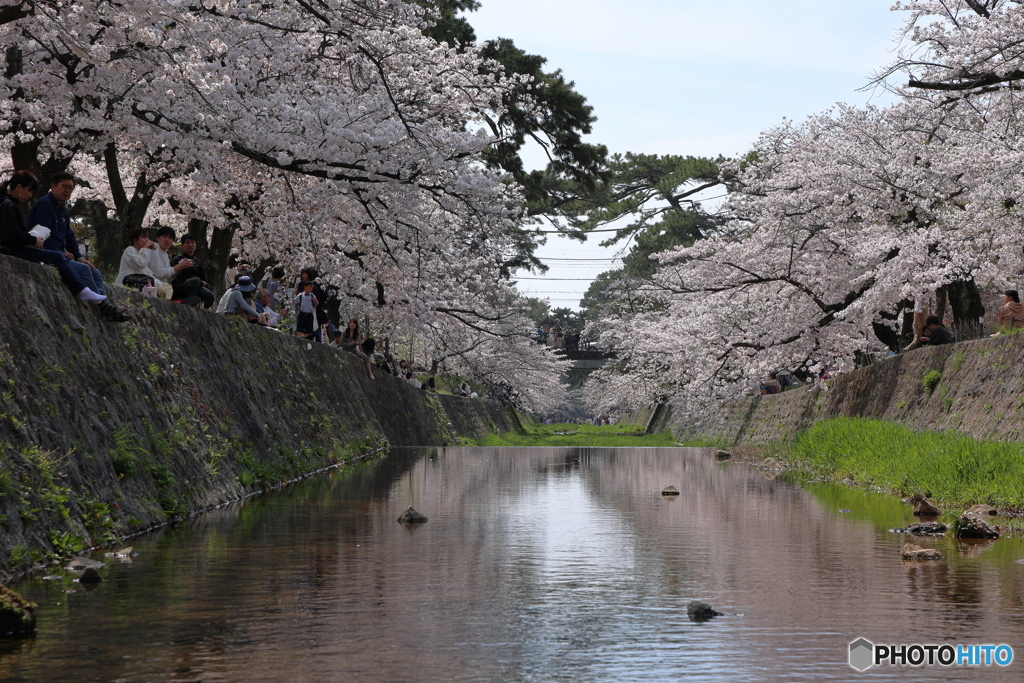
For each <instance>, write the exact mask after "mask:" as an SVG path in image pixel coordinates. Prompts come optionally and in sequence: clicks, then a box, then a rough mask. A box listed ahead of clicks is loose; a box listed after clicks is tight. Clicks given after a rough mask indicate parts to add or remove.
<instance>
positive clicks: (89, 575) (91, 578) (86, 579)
mask: <svg viewBox="0 0 1024 683" xmlns="http://www.w3.org/2000/svg"><path fill="white" fill-rule="evenodd" d="M102 580H103V577H102V576H100V573H99V572H98V571H96V568H95V567H89V568H88V569H86V570H85V571H84V572H82V575H81V576H80V577H78V583H99V582H100V581H102Z"/></svg>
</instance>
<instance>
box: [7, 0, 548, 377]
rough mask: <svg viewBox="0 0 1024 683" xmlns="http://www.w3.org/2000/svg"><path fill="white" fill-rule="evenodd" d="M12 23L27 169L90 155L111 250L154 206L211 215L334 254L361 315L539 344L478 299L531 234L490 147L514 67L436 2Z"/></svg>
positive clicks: (204, 218) (217, 235) (17, 17)
mask: <svg viewBox="0 0 1024 683" xmlns="http://www.w3.org/2000/svg"><path fill="white" fill-rule="evenodd" d="M0 22H4V23H3V24H2V25H0V42H2V43H3V46H4V48H5V54H6V55H7V70H6V77H5V78H4V79H2V80H0V84H2V87H3V88H4V95H5V98H4V100H3V102H2V104H0V113H2V116H0V119H2V121H3V124H4V125H3V130H4V133H5V141H6V142H7V144H8V145H9V146H10V148H11V149H12V159H13V162H14V165H15V166H17V167H20V168H31V169H34V170H36V171H37V172H39V173H40V175H41V176H42V177H43V178H44V181H45V179H46V178H48V176H49V175H50V174H51V173H52V172H55V171H56V170H63V169H65V168H72V169H74V170H75V171H76V173H78V174H79V176H80V177H81V178H83V180H85V181H86V182H87V184H88V186H89V187H88V188H87V189H86V192H85V193H84V194H85V196H86V197H87V199H88V200H89V202H90V203H89V204H87V206H88V210H89V214H90V215H91V217H92V219H93V222H94V224H96V225H97V226H100V228H103V226H106V228H107V229H109V230H110V234H111V235H113V237H112V238H109V239H107V242H106V243H107V244H108V245H113V246H108V247H107V250H108V252H110V253H117V250H118V242H123V235H124V234H125V233H126V232H127V230H128V229H129V228H130V227H135V226H138V225H144V224H151V223H153V222H156V221H159V222H161V223H170V224H178V225H181V226H182V227H186V226H188V227H191V228H192V229H193V230H201V231H203V232H206V231H207V230H208V229H212V231H213V234H212V236H211V247H214V246H215V245H217V244H219V245H220V246H219V249H220V250H221V253H223V252H225V251H226V249H225V248H224V245H225V244H226V245H228V248H230V245H231V243H232V240H233V241H234V244H235V245H236V247H238V248H240V249H241V251H242V253H243V255H244V256H246V257H248V258H252V259H260V258H266V257H273V258H274V259H275V260H276V261H278V262H281V263H283V264H284V265H286V266H288V267H291V268H293V269H296V270H297V268H298V267H301V266H306V265H315V266H316V267H318V269H319V270H320V272H321V273H323V274H324V275H325V277H326V278H327V279H328V280H329V281H330V282H331V283H333V284H335V285H337V286H338V287H339V290H340V291H341V292H342V293H343V295H344V297H345V298H346V304H347V305H346V308H347V309H351V310H350V311H349V313H348V315H360V314H366V315H370V316H372V317H374V318H375V319H376V320H378V321H379V322H380V324H381V325H392V324H393V325H397V326H400V327H404V328H406V329H411V328H416V329H419V330H421V331H426V330H433V329H446V330H448V332H449V334H448V335H447V338H449V339H452V338H454V337H455V336H456V335H454V333H452V332H451V329H452V328H451V326H453V325H454V326H458V325H461V326H463V327H465V328H466V329H468V330H471V331H472V332H471V333H472V334H479V335H487V336H489V337H490V338H491V341H492V343H496V344H502V345H513V346H514V345H515V344H518V345H519V346H520V347H522V353H521V355H522V356H523V357H530V356H531V354H532V353H533V352H532V350H531V349H529V341H528V340H526V339H525V338H524V337H522V336H521V335H520V336H518V337H517V336H516V335H513V334H510V331H509V329H508V321H509V320H511V319H512V318H514V315H513V314H512V313H511V312H509V311H498V310H496V309H495V308H494V306H493V302H491V301H488V300H486V299H485V298H483V297H481V292H489V293H492V294H493V293H504V294H505V295H507V298H514V297H513V295H512V287H511V285H510V284H509V282H508V277H507V272H508V264H509V263H516V262H521V261H522V252H523V250H524V249H530V248H531V244H530V243H529V240H524V239H523V231H522V229H521V222H522V219H523V215H524V210H523V202H522V198H521V196H520V195H519V193H518V192H517V190H516V188H515V186H514V184H511V183H508V182H506V179H505V178H504V177H503V176H502V175H501V173H500V172H499V171H497V170H491V169H489V168H488V167H487V164H486V163H485V156H484V155H485V152H486V151H487V150H488V149H489V147H490V146H491V145H492V144H494V143H495V142H496V139H495V137H494V134H493V131H492V130H491V129H490V128H489V127H488V125H487V121H488V120H491V119H492V118H493V117H500V116H501V114H502V111H503V106H504V105H503V102H504V101H506V99H507V96H508V93H509V91H510V90H511V89H513V88H515V87H516V85H517V80H516V79H515V78H506V77H504V76H503V75H502V74H501V70H500V69H498V68H496V67H495V66H494V65H493V63H492V62H490V61H488V60H487V59H486V58H485V57H484V56H482V55H481V54H480V52H479V50H476V49H472V48H469V49H467V48H466V47H465V46H463V47H462V48H461V49H455V48H452V47H449V46H447V45H444V44H439V43H437V42H436V41H434V40H433V39H431V38H429V37H428V36H426V35H424V31H423V30H424V27H425V26H426V24H425V23H424V19H423V15H422V10H421V9H420V8H418V7H416V6H413V5H409V4H406V3H403V2H400V1H399V0H319V1H318V2H315V3H310V2H305V1H304V0H283V1H282V2H276V3H264V2H254V1H250V0H204V1H203V2H194V1H192V0H189V1H187V2H186V1H184V0H130V1H128V2H122V3H111V2H106V1H101V0H72V1H69V2H45V1H39V2H30V3H26V4H24V5H19V6H18V9H17V10H16V11H15V10H13V9H12V10H8V11H4V12H0ZM99 242H100V243H101V244H102V243H103V242H104V240H103V239H100V240H99ZM499 298H500V297H499ZM496 300H497V299H496ZM517 340H518V341H517ZM482 346H484V345H483V344H480V343H478V344H476V347H477V348H481V347H482ZM467 355H468V352H464V353H463V356H464V357H465V356H467ZM534 355H535V354H534ZM549 360H550V359H549ZM541 365H543V363H541ZM547 367H548V369H553V368H554V369H555V370H557V368H556V366H555V365H549V366H547ZM555 374H557V371H556V373H555Z"/></svg>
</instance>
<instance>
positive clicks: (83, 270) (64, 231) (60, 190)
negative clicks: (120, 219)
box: [28, 171, 107, 296]
mask: <svg viewBox="0 0 1024 683" xmlns="http://www.w3.org/2000/svg"><path fill="white" fill-rule="evenodd" d="M74 191H75V176H73V175H71V174H70V173H67V172H66V171H61V172H59V173H54V174H53V176H51V177H50V191H49V192H47V193H46V194H45V195H43V196H42V198H40V199H39V201H37V202H36V203H35V204H33V205H32V210H31V211H29V212H28V226H29V228H30V229H34V228H35V227H36V226H37V225H42V226H43V227H45V228H47V229H48V230H49V231H50V234H49V236H48V237H44V238H43V248H44V249H49V250H52V251H59V252H62V253H63V254H64V255H65V256H67V257H68V260H70V261H71V267H72V268H74V269H75V270H76V271H77V272H78V279H79V280H81V281H82V282H83V283H85V286H86V287H88V288H89V289H90V290H91V291H93V292H95V293H96V294H99V295H100V296H106V295H107V287H106V285H105V284H104V283H103V275H102V273H100V271H99V270H97V269H96V266H94V265H93V264H92V263H90V262H89V261H88V260H87V259H86V258H85V257H84V256H82V249H81V247H79V246H78V239H77V238H76V237H75V231H74V230H72V229H71V215H70V214H68V209H67V203H68V201H69V200H70V199H71V194H72V193H73V192H74Z"/></svg>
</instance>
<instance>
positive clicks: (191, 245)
mask: <svg viewBox="0 0 1024 683" xmlns="http://www.w3.org/2000/svg"><path fill="white" fill-rule="evenodd" d="M196 246H197V243H196V238H195V237H194V236H193V235H192V233H188V232H186V233H185V234H184V235H182V236H181V250H182V251H183V252H185V253H183V254H179V255H177V256H175V257H174V258H172V259H171V265H172V266H176V265H178V264H179V263H181V262H182V261H184V260H185V259H188V260H189V261H190V262H191V263H192V265H191V266H189V267H188V268H182V269H181V270H180V271H178V274H177V275H176V276H175V277H174V280H172V281H171V284H172V285H173V286H174V292H173V293H172V294H171V297H172V298H174V299H187V298H189V297H191V296H198V297H199V298H200V300H202V302H203V308H210V307H211V306H213V303H214V300H215V298H216V297H214V296H213V292H212V291H210V283H209V282H208V281H207V280H206V269H205V268H203V262H202V261H200V260H199V257H198V256H196Z"/></svg>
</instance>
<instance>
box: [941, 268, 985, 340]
mask: <svg viewBox="0 0 1024 683" xmlns="http://www.w3.org/2000/svg"><path fill="white" fill-rule="evenodd" d="M944 289H945V290H946V296H947V297H948V299H949V308H950V310H951V311H952V312H953V330H952V331H953V335H954V336H955V337H956V340H957V341H965V340H967V339H977V338H979V337H980V336H981V331H982V330H981V318H982V316H984V315H985V306H984V304H982V303H981V293H980V292H979V291H978V286H977V285H976V284H975V283H974V280H973V279H972V280H958V281H956V282H950V283H949V284H948V285H946V286H945V288H944Z"/></svg>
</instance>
